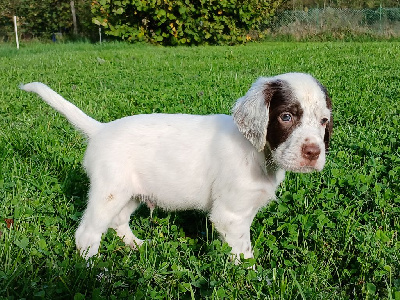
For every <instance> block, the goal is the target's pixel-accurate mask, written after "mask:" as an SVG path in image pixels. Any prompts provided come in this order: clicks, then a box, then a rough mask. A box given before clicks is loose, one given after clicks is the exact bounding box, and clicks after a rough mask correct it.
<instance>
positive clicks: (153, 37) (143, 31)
mask: <svg viewBox="0 0 400 300" xmlns="http://www.w3.org/2000/svg"><path fill="white" fill-rule="evenodd" d="M281 3H282V0H180V1H173V0H150V1H144V0H119V1H113V0H95V1H93V3H92V13H93V14H94V16H95V17H94V22H95V23H96V24H98V25H100V26H103V27H104V28H105V29H106V33H107V34H109V35H113V36H117V37H120V38H122V39H125V40H128V41H146V42H151V43H155V44H164V45H176V44H204V43H207V44H235V43H238V42H244V41H246V40H249V39H251V38H252V36H251V35H249V33H250V32H251V31H253V30H258V29H259V28H261V27H262V26H264V25H266V24H267V23H268V22H269V20H270V19H271V17H272V16H273V15H274V13H275V11H276V9H277V8H278V6H279V5H280V4H281Z"/></svg>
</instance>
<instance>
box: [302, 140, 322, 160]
mask: <svg viewBox="0 0 400 300" xmlns="http://www.w3.org/2000/svg"><path fill="white" fill-rule="evenodd" d="M301 154H302V156H303V157H304V158H306V159H308V160H317V159H318V157H319V155H320V154H321V149H320V148H319V147H318V145H316V144H304V145H303V147H302V148H301Z"/></svg>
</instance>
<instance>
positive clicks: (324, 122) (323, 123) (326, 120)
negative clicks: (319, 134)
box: [321, 118, 329, 125]
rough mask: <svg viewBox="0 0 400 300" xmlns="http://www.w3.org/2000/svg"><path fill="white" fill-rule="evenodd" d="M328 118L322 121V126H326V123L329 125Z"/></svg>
mask: <svg viewBox="0 0 400 300" xmlns="http://www.w3.org/2000/svg"><path fill="white" fill-rule="evenodd" d="M328 121H329V120H328V118H323V119H322V120H321V125H326V123H328Z"/></svg>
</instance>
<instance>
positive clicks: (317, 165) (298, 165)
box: [275, 159, 324, 173]
mask: <svg viewBox="0 0 400 300" xmlns="http://www.w3.org/2000/svg"><path fill="white" fill-rule="evenodd" d="M275 161H276V163H277V165H278V166H279V167H280V168H282V169H284V170H285V171H291V172H295V173H311V172H318V171H321V170H322V169H323V167H324V163H323V162H320V161H319V160H309V159H301V160H298V161H296V160H293V161H280V162H278V161H277V160H275Z"/></svg>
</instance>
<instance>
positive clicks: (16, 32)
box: [14, 16, 19, 49]
mask: <svg viewBox="0 0 400 300" xmlns="http://www.w3.org/2000/svg"><path fill="white" fill-rule="evenodd" d="M14 30H15V41H16V43H17V49H19V41H18V29H17V16H14Z"/></svg>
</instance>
